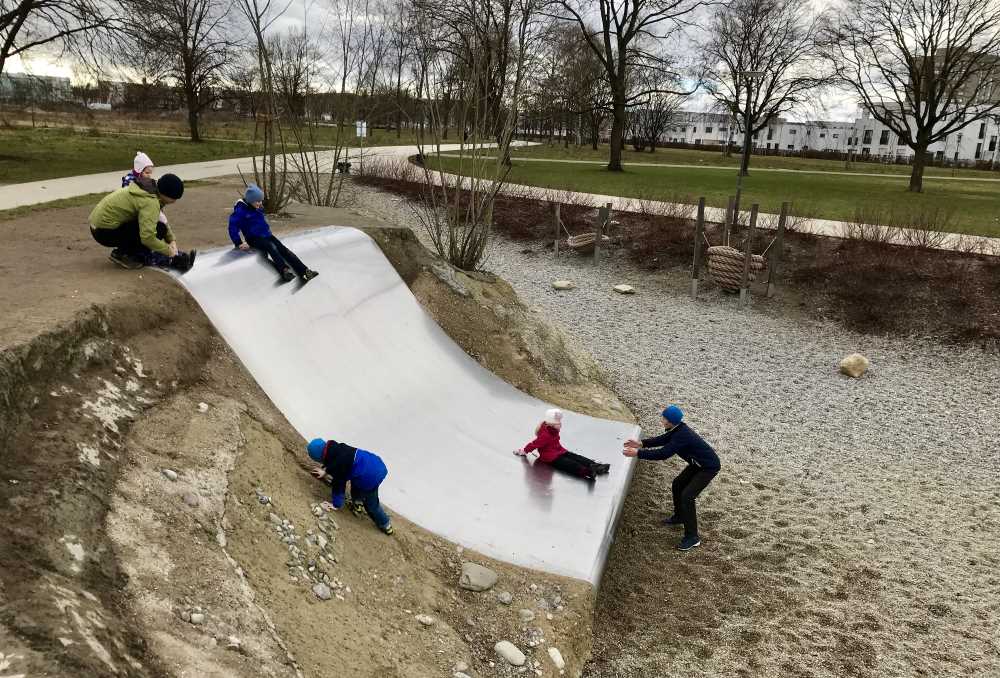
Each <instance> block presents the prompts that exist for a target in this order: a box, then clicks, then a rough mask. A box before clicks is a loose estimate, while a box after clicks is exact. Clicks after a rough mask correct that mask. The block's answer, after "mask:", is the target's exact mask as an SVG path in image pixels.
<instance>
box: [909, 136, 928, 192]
mask: <svg viewBox="0 0 1000 678" xmlns="http://www.w3.org/2000/svg"><path fill="white" fill-rule="evenodd" d="M926 164H927V144H918V145H917V146H914V147H913V171H912V172H911V173H910V189H909V190H910V192H911V193H923V192H924V166H925V165H926Z"/></svg>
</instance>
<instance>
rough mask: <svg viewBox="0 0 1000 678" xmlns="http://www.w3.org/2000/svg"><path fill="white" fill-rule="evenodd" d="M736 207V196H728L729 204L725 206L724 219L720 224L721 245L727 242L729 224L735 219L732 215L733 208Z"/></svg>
mask: <svg viewBox="0 0 1000 678" xmlns="http://www.w3.org/2000/svg"><path fill="white" fill-rule="evenodd" d="M735 208H736V196H733V195H731V196H729V206H728V207H726V221H725V223H723V224H722V243H721V244H723V245H728V244H729V225H730V224H731V223H733V222H734V221H735V220H736V219H735V218H734V217H733V213H734V210H735Z"/></svg>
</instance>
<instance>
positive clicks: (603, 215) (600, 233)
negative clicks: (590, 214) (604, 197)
mask: <svg viewBox="0 0 1000 678" xmlns="http://www.w3.org/2000/svg"><path fill="white" fill-rule="evenodd" d="M609 221H611V203H607V204H606V205H605V206H604V207H602V208H601V209H600V210H598V212H597V225H596V226H595V227H594V230H595V231H596V233H595V234H594V235H595V236H596V237H595V238H594V266H596V265H597V263H598V262H599V261H600V260H601V238H602V237H604V226H605V224H607V223H608V222H609Z"/></svg>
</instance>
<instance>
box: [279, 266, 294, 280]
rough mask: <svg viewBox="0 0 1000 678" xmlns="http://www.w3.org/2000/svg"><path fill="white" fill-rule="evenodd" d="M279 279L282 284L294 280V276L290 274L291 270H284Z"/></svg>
mask: <svg viewBox="0 0 1000 678" xmlns="http://www.w3.org/2000/svg"><path fill="white" fill-rule="evenodd" d="M281 279H282V280H283V281H284V282H292V281H293V280H295V274H294V273H292V269H290V268H286V269H285V270H284V271H282V272H281Z"/></svg>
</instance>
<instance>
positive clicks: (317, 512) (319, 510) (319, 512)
mask: <svg viewBox="0 0 1000 678" xmlns="http://www.w3.org/2000/svg"><path fill="white" fill-rule="evenodd" d="M312 513H313V515H314V516H316V517H317V518H319V517H320V516H321V515H323V507H322V506H320V505H319V504H317V505H316V506H313V507H312Z"/></svg>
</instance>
